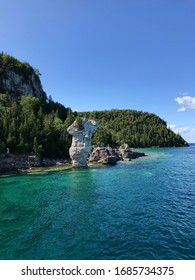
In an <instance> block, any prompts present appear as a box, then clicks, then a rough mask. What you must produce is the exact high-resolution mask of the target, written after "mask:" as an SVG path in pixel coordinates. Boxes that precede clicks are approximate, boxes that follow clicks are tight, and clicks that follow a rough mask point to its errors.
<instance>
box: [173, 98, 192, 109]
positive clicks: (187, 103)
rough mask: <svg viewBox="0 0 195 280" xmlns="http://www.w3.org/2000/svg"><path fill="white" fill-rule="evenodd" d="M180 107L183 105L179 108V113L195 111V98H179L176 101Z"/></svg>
mask: <svg viewBox="0 0 195 280" xmlns="http://www.w3.org/2000/svg"><path fill="white" fill-rule="evenodd" d="M174 100H175V101H176V102H177V103H178V104H179V105H183V106H182V107H181V108H179V109H178V110H177V111H178V112H184V111H186V110H190V109H195V97H192V96H189V95H185V96H183V97H177V98H175V99H174Z"/></svg>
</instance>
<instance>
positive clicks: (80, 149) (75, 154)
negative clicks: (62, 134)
mask: <svg viewBox="0 0 195 280" xmlns="http://www.w3.org/2000/svg"><path fill="white" fill-rule="evenodd" d="M97 127H98V126H97V123H96V121H94V120H87V119H85V118H83V119H82V120H81V127H79V128H78V125H77V122H76V121H74V123H73V124H71V125H70V126H69V127H68V129H67V131H68V133H69V134H71V135H72V145H71V147H70V149H69V154H70V158H71V160H72V167H75V168H82V167H87V159H88V156H89V153H90V152H91V137H92V135H93V133H94V132H95V131H96V129H97Z"/></svg>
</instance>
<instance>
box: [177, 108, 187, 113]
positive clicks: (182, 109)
mask: <svg viewBox="0 0 195 280" xmlns="http://www.w3.org/2000/svg"><path fill="white" fill-rule="evenodd" d="M177 111H178V112H184V111H186V108H185V107H181V108H179V109H178V110H177Z"/></svg>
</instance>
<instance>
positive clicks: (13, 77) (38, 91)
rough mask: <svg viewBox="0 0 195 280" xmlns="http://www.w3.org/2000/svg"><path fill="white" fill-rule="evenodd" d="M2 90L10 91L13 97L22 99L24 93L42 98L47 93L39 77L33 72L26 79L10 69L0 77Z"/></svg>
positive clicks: (0, 89) (0, 88)
mask: <svg viewBox="0 0 195 280" xmlns="http://www.w3.org/2000/svg"><path fill="white" fill-rule="evenodd" d="M0 92H2V93H3V92H8V93H9V94H10V95H11V96H12V97H14V98H16V99H20V98H21V96H22V95H28V96H36V97H38V98H42V97H43V96H44V95H45V93H44V91H43V89H42V86H41V82H40V79H39V77H38V76H37V75H36V74H35V73H32V74H31V75H29V77H28V79H27V80H26V81H25V80H24V78H23V77H22V76H21V75H20V74H18V73H16V72H14V71H13V70H8V71H5V72H4V73H3V75H1V77H0Z"/></svg>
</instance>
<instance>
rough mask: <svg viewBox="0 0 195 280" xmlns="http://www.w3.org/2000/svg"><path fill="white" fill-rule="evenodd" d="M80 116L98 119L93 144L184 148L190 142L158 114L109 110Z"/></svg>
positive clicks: (84, 113) (80, 114) (83, 113)
mask: <svg viewBox="0 0 195 280" xmlns="http://www.w3.org/2000/svg"><path fill="white" fill-rule="evenodd" d="M79 116H80V117H86V118H88V119H94V120H96V121H97V122H98V123H99V128H98V130H97V131H96V133H95V135H94V137H93V144H94V145H97V144H99V143H104V145H108V144H109V145H111V146H115V147H116V146H120V145H121V144H123V143H127V144H129V146H131V147H135V148H138V147H141V148H144V147H152V146H155V147H174V146H175V147H180V146H185V145H187V143H186V141H185V140H184V139H183V138H182V137H181V136H180V135H179V134H175V133H174V132H173V131H172V130H171V129H169V128H167V124H166V122H165V121H164V120H163V119H161V118H160V117H158V116H156V115H155V114H151V113H147V112H142V111H136V110H117V109H113V110H105V111H93V112H82V113H79Z"/></svg>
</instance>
